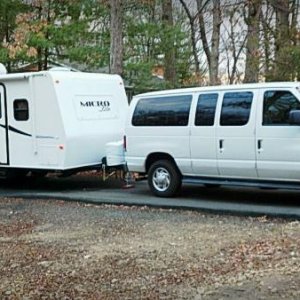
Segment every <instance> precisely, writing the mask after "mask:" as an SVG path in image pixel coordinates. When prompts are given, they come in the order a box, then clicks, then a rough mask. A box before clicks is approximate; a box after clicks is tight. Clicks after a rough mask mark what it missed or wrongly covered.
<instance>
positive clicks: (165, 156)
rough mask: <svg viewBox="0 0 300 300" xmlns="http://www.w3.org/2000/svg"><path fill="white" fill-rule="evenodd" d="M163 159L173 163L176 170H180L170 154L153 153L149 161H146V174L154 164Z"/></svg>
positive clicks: (148, 158)
mask: <svg viewBox="0 0 300 300" xmlns="http://www.w3.org/2000/svg"><path fill="white" fill-rule="evenodd" d="M162 159H165V160H169V161H171V162H173V163H174V165H175V166H176V168H177V169H178V167H177V164H176V162H175V160H174V158H173V157H172V156H171V155H170V154H167V153H163V152H156V153H151V154H149V155H148V157H147V160H146V166H145V167H146V172H147V173H148V171H149V169H150V167H151V165H152V164H153V163H154V162H156V161H158V160H162Z"/></svg>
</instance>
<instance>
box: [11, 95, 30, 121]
mask: <svg viewBox="0 0 300 300" xmlns="http://www.w3.org/2000/svg"><path fill="white" fill-rule="evenodd" d="M14 117H15V120H16V121H27V120H28V119H29V110H28V101H27V100H26V99H16V100H14Z"/></svg>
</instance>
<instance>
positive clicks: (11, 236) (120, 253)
mask: <svg viewBox="0 0 300 300" xmlns="http://www.w3.org/2000/svg"><path fill="white" fill-rule="evenodd" d="M0 298H1V299H249V300H250V299H283V298H285V299H299V298H300V222H298V221H293V220H282V219H268V218H266V217H259V218H253V217H234V216H228V215H227V216H224V215H223V216H220V215H216V214H204V213H200V212H190V211H180V210H163V209H150V208H148V207H139V208H138V207H125V206H118V207H117V206H108V205H101V206H94V205H90V204H89V205H84V204H78V203H71V202H63V201H54V200H51V201H48V200H23V199H8V198H0Z"/></svg>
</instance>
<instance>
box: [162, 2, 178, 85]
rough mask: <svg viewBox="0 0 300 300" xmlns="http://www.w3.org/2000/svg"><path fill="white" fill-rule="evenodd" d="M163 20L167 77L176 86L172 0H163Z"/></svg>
mask: <svg viewBox="0 0 300 300" xmlns="http://www.w3.org/2000/svg"><path fill="white" fill-rule="evenodd" d="M162 22H163V25H164V31H165V34H164V41H163V43H164V55H165V59H164V60H165V63H164V65H165V74H164V76H165V79H166V81H167V83H168V84H169V86H170V87H175V86H176V61H175V45H174V38H173V35H171V34H170V30H171V29H172V27H173V7H172V0H164V1H162Z"/></svg>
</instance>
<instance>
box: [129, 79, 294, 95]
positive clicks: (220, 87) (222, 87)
mask: <svg viewBox="0 0 300 300" xmlns="http://www.w3.org/2000/svg"><path fill="white" fill-rule="evenodd" d="M291 87H300V82H296V81H293V82H291V81H286V82H264V83H246V84H233V85H217V86H202V87H192V88H181V89H172V90H162V91H155V92H148V93H143V94H138V95H135V96H134V98H139V97H147V96H158V95H168V94H181V93H197V92H220V91H227V90H244V89H258V88H291Z"/></svg>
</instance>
